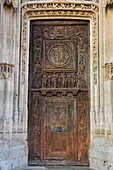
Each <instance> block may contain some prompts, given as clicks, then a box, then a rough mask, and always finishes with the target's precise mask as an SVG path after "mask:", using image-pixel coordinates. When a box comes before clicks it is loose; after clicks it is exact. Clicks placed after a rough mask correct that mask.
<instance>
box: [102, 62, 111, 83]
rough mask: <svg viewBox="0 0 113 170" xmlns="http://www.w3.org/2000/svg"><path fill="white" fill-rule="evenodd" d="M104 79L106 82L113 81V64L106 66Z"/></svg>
mask: <svg viewBox="0 0 113 170" xmlns="http://www.w3.org/2000/svg"><path fill="white" fill-rule="evenodd" d="M103 68H104V78H105V80H106V81H108V80H113V63H112V62H111V63H106V64H105V65H104V66H103Z"/></svg>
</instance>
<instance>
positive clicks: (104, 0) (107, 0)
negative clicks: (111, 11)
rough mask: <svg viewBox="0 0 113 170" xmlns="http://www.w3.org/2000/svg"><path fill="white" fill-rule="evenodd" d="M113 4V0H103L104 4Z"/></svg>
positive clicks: (104, 5)
mask: <svg viewBox="0 0 113 170" xmlns="http://www.w3.org/2000/svg"><path fill="white" fill-rule="evenodd" d="M112 4H113V0H103V1H102V6H103V7H106V6H107V5H112Z"/></svg>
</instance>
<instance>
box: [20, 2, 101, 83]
mask: <svg viewBox="0 0 113 170" xmlns="http://www.w3.org/2000/svg"><path fill="white" fill-rule="evenodd" d="M21 8H22V24H23V25H22V43H21V44H22V47H21V48H22V54H21V55H22V84H23V83H24V82H25V75H26V67H27V65H26V63H27V58H28V56H27V55H28V54H27V52H28V45H29V44H28V39H29V38H28V30H29V25H28V23H29V20H30V19H33V18H34V19H36V18H37V19H38V18H39V19H41V18H42V19H43V18H44V19H46V18H47V19H48V18H61V17H63V18H74V19H82V20H83V19H85V20H86V19H87V20H90V21H92V30H93V31H92V42H91V43H92V44H91V46H92V60H93V68H92V69H93V80H94V84H97V82H98V12H99V8H98V4H96V3H93V2H83V1H82V2H80V1H79V2H75V3H73V2H72V3H71V2H65V3H64V2H62V3H58V2H57V3H52V2H51V3H37V2H29V3H24V4H23V5H22V7H21Z"/></svg>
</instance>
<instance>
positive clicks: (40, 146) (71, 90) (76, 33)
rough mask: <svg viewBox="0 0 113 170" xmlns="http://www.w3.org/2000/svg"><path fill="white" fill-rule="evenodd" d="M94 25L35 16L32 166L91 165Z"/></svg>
mask: <svg viewBox="0 0 113 170" xmlns="http://www.w3.org/2000/svg"><path fill="white" fill-rule="evenodd" d="M88 29H89V24H88V22H87V21H86V22H83V21H81V22H80V21H74V20H73V21H71V20H66V21H64V20H61V21H60V20H56V21H54V20H53V21H49V20H48V21H31V27H30V30H31V32H30V60H29V121H28V122H29V124H28V128H29V129H28V130H29V133H28V146H29V164H31V165H34V164H35V165H88V147H89V61H88V60H89V32H88Z"/></svg>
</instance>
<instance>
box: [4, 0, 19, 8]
mask: <svg viewBox="0 0 113 170" xmlns="http://www.w3.org/2000/svg"><path fill="white" fill-rule="evenodd" d="M3 4H7V5H9V6H13V7H14V8H17V7H18V0H3Z"/></svg>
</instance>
